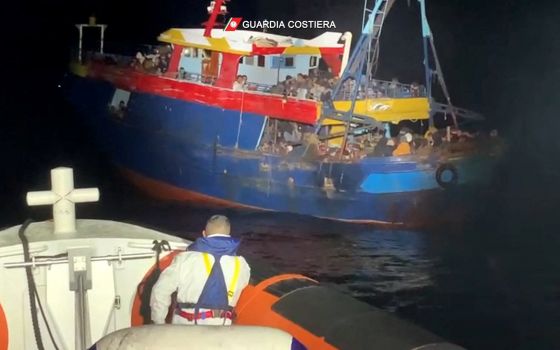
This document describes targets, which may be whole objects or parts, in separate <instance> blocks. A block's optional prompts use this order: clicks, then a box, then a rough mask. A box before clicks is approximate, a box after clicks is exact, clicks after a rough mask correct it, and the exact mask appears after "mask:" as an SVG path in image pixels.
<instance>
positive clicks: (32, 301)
mask: <svg viewBox="0 0 560 350" xmlns="http://www.w3.org/2000/svg"><path fill="white" fill-rule="evenodd" d="M32 222H33V220H31V219H27V220H26V221H25V222H24V223H23V225H21V227H20V228H19V231H18V236H19V239H20V240H21V245H22V247H23V259H24V261H25V262H30V261H31V255H30V253H29V241H28V240H27V237H26V236H25V230H26V229H27V227H28V226H29V225H30V224H31V223H32ZM31 269H32V267H31V266H26V267H25V274H26V276H27V288H28V290H29V293H28V294H29V306H30V308H31V322H32V323H33V334H34V335H35V342H36V343H37V348H38V349H39V350H44V349H45V346H44V344H43V337H42V336H41V329H40V327H39V319H38V318H37V304H36V303H39V310H40V312H41V316H42V318H43V321H44V322H45V326H46V327H47V332H48V333H49V337H50V339H51V341H52V343H53V346H54V348H55V349H56V350H58V346H57V345H56V342H55V340H54V336H53V334H52V331H51V327H50V326H49V323H48V322H47V317H46V315H45V310H44V309H43V305H42V304H41V299H39V293H38V292H37V285H36V284H35V280H34V279H33V272H32V270H31Z"/></svg>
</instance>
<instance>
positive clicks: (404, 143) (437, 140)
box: [259, 121, 498, 161]
mask: <svg viewBox="0 0 560 350" xmlns="http://www.w3.org/2000/svg"><path fill="white" fill-rule="evenodd" d="M388 134H389V133H388V132H387V131H386V130H385V129H383V128H375V129H373V130H362V133H361V134H348V135H347V136H346V137H344V136H340V135H339V136H336V138H338V140H337V141H336V142H333V141H334V138H329V137H328V136H326V135H323V136H321V135H320V134H319V135H316V134H315V133H314V130H313V128H312V127H307V126H302V125H299V124H297V123H295V122H287V121H272V122H270V123H269V124H268V125H267V127H266V129H265V133H264V135H263V138H262V142H261V146H260V148H259V150H260V151H261V152H265V153H273V154H281V155H285V156H303V157H307V158H316V159H333V160H334V159H337V160H338V159H343V160H347V161H353V160H360V159H363V158H366V157H400V156H409V155H418V156H427V155H429V154H431V153H434V152H450V153H454V152H466V151H472V150H474V149H475V148H476V147H478V145H479V144H481V142H477V141H481V140H482V139H483V138H487V139H497V137H498V133H497V131H496V130H492V131H491V132H490V133H489V134H482V133H480V132H477V133H470V132H467V131H462V130H459V129H457V128H453V127H447V128H443V129H435V128H429V129H428V130H427V131H426V132H425V133H424V134H419V133H415V132H413V131H412V130H411V129H409V128H406V127H403V128H401V129H400V131H399V132H398V134H396V135H391V136H388ZM329 139H331V140H333V141H329ZM342 144H344V147H343V146H342ZM343 148H344V149H343Z"/></svg>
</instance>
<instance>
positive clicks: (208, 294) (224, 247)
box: [187, 236, 239, 314]
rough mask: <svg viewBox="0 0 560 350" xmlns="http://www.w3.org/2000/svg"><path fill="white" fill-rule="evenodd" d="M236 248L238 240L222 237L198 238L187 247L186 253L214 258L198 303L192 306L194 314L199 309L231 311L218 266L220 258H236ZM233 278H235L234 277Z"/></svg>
mask: <svg viewBox="0 0 560 350" xmlns="http://www.w3.org/2000/svg"><path fill="white" fill-rule="evenodd" d="M238 247H239V240H238V239H235V238H232V237H223V236H218V237H213V236H210V237H200V238H197V239H196V241H195V242H194V243H192V244H191V245H190V246H188V248H187V250H188V251H192V252H200V253H203V254H211V255H212V256H213V257H214V264H213V265H212V267H211V269H210V274H209V276H208V279H207V280H206V283H205V284H204V287H203V288H202V292H201V294H200V297H199V298H198V301H197V302H196V303H195V305H194V309H195V314H198V310H199V309H201V308H204V309H214V310H227V311H231V310H232V309H233V307H231V306H230V305H229V301H228V288H227V286H226V281H225V277H224V272H223V271H222V265H221V264H220V258H221V257H222V256H224V255H229V256H236V255H237V248H238ZM204 259H205V263H206V264H207V265H209V263H210V261H209V259H208V258H207V256H204ZM207 259H208V260H207ZM237 268H238V267H237ZM235 278H236V276H234V279H235Z"/></svg>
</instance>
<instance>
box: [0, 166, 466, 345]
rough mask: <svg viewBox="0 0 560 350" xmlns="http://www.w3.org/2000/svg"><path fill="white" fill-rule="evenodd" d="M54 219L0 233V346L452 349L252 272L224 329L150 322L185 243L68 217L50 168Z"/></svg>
mask: <svg viewBox="0 0 560 350" xmlns="http://www.w3.org/2000/svg"><path fill="white" fill-rule="evenodd" d="M51 181H52V189H51V190H50V191H40V192H30V193H28V194H27V203H28V204H29V205H53V217H54V219H53V220H52V221H43V222H29V221H27V222H25V223H24V224H23V225H20V226H14V227H11V228H8V229H5V230H2V231H0V281H2V283H0V350H33V349H40V350H42V349H68V350H69V349H78V350H85V349H95V350H109V349H110V350H117V349H146V350H147V349H169V350H171V349H259V350H265V349H271V350H272V349H275V350H276V349H278V350H281V349H293V350H296V349H326V350H328V349H382V350H391V349H403V350H405V349H406V350H412V349H414V350H420V349H422V350H458V349H463V348H461V347H459V346H456V345H453V344H450V343H448V342H446V341H445V340H443V339H441V338H439V337H438V336H436V335H434V334H432V333H430V332H428V331H426V330H423V329H421V328H419V327H417V326H414V325H412V324H410V323H408V322H405V321H402V320H400V319H398V318H397V317H395V316H393V315H391V314H389V313H387V312H384V311H381V310H379V309H377V308H375V307H372V306H370V305H368V304H366V303H363V302H360V301H358V300H356V299H354V298H352V297H350V296H348V295H346V294H345V293H343V292H341V291H338V290H336V289H332V288H326V287H324V286H322V285H321V284H320V283H318V282H317V281H315V280H313V279H310V278H308V277H305V276H302V275H298V274H280V275H277V274H275V273H274V272H271V271H269V270H266V269H265V268H263V267H260V266H252V276H251V283H250V285H249V286H247V287H246V289H245V290H244V291H243V294H242V295H241V298H240V300H239V302H238V304H237V307H236V310H235V312H236V315H237V317H236V318H235V320H234V325H232V326H230V327H220V326H181V325H151V324H149V323H150V309H149V303H148V301H149V291H150V288H151V286H152V285H153V283H154V282H155V280H157V276H158V275H159V273H160V272H161V271H162V270H163V269H165V268H166V267H167V266H168V265H169V264H170V262H171V261H172V259H173V257H174V256H175V255H176V254H177V253H178V252H181V251H184V250H185V249H186V248H187V246H188V245H189V244H190V242H189V241H187V240H184V239H182V238H179V237H175V236H171V235H167V234H164V233H162V232H158V231H155V230H152V229H148V228H144V227H140V226H136V225H131V224H127V223H122V222H115V221H108V220H76V219H75V208H74V205H75V203H80V202H89V201H97V200H98V198H99V191H98V190H97V189H96V188H89V189H74V182H73V171H72V169H70V168H56V169H53V170H52V171H51Z"/></svg>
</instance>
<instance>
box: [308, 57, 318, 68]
mask: <svg viewBox="0 0 560 350" xmlns="http://www.w3.org/2000/svg"><path fill="white" fill-rule="evenodd" d="M317 63H318V60H317V56H311V57H309V68H315V67H317Z"/></svg>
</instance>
